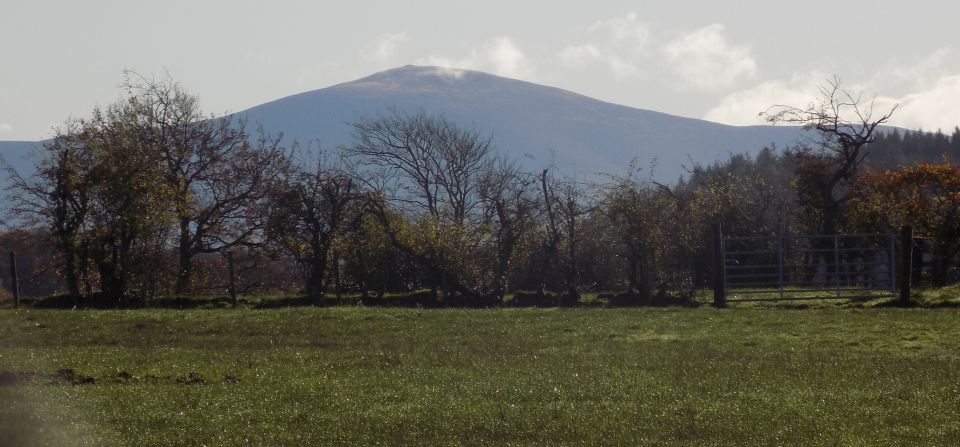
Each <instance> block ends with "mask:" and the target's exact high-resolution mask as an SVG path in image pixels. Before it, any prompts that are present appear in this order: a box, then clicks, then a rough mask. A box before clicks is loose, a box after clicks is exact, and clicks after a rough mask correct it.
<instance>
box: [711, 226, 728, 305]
mask: <svg viewBox="0 0 960 447" xmlns="http://www.w3.org/2000/svg"><path fill="white" fill-rule="evenodd" d="M723 267H724V265H723V227H722V226H721V225H720V222H717V223H715V224H714V225H713V305H714V307H726V305H727V290H726V289H727V286H726V284H725V281H724V275H723Z"/></svg>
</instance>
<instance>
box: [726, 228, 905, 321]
mask: <svg viewBox="0 0 960 447" xmlns="http://www.w3.org/2000/svg"><path fill="white" fill-rule="evenodd" d="M905 230H906V231H909V228H905ZM714 237H715V243H714V272H715V278H714V304H715V305H717V306H724V305H726V303H735V302H750V301H789V300H813V299H817V300H819V299H877V298H890V297H894V296H897V292H898V289H897V285H898V273H901V272H903V271H906V272H907V274H909V270H910V266H909V262H910V258H909V254H908V255H907V256H903V255H902V254H901V256H900V257H899V258H898V256H897V248H898V247H897V237H896V235H894V234H893V233H890V234H853V235H814V236H787V235H781V236H757V237H727V236H723V234H722V232H721V231H720V228H719V226H718V227H717V228H716V229H715V234H714ZM905 237H907V239H906V240H908V241H909V240H911V239H910V238H912V234H907V235H906V236H905ZM907 247H908V249H907V251H909V245H907ZM898 261H899V262H900V263H903V262H906V263H907V264H908V265H905V266H903V265H902V266H898V265H897V264H898ZM898 267H900V269H901V270H899V271H898ZM900 282H901V283H902V281H900ZM906 287H907V291H906V292H905V294H904V291H903V290H901V291H900V292H901V293H900V297H901V299H903V300H904V302H905V301H906V300H909V280H908V281H907V284H906Z"/></svg>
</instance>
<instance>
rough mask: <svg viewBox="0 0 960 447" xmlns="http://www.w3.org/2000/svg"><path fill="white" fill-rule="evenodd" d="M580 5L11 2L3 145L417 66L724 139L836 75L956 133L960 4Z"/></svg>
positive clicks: (1, 110)
mask: <svg viewBox="0 0 960 447" xmlns="http://www.w3.org/2000/svg"><path fill="white" fill-rule="evenodd" d="M570 3H574V4H573V5H569V6H567V5H564V6H559V4H560V2H556V1H542V2H534V1H526V2H521V1H519V0H512V1H499V0H474V1H470V2H460V1H435V2H430V1H411V0H406V1H383V2H372V1H360V0H355V1H351V2H324V1H282V0H278V1H270V2H266V1H243V0H222V1H221V0H216V1H201V0H192V1H179V0H164V1H159V0H158V1H152V2H143V1H134V0H122V1H121V0H116V1H109V0H85V1H77V0H71V1H43V0H0V140H16V139H28V140H34V139H41V138H45V137H47V136H49V134H50V128H51V126H53V125H57V124H59V123H62V122H63V121H64V120H65V119H67V118H68V117H70V116H73V117H84V116H87V115H88V114H89V112H90V110H91V109H92V108H93V107H94V106H96V105H98V104H99V105H106V104H108V103H110V102H113V101H114V100H116V99H117V98H118V96H119V90H118V88H117V86H118V84H119V83H120V82H121V81H122V77H123V70H124V68H129V69H133V70H136V71H139V72H141V73H146V74H151V73H161V72H162V71H163V70H167V71H168V72H169V73H170V74H171V75H172V76H173V77H174V78H175V79H176V80H178V81H180V82H181V83H182V84H183V85H184V86H185V87H186V88H187V89H188V90H190V91H191V92H193V93H195V94H197V95H199V96H200V98H201V102H202V104H203V107H204V109H205V110H206V111H208V112H217V113H219V112H227V111H231V112H235V111H240V110H243V109H245V108H248V107H251V106H255V105H258V104H261V103H263V102H267V101H270V100H273V99H278V98H280V97H283V96H286V95H290V94H294V93H299V92H303V91H307V90H313V89H318V88H322V87H326V86H329V85H333V84H336V83H340V82H345V81H350V80H353V79H356V78H360V77H363V76H366V75H368V74H371V73H373V72H376V71H380V70H383V69H387V68H392V67H396V66H400V65H405V64H417V65H449V66H456V67H460V68H473V69H479V70H484V71H488V72H491V73H494V74H500V75H503V76H509V77H514V78H520V79H524V80H530V81H534V82H538V83H542V84H547V85H552V86H556V87H561V88H564V89H568V90H572V91H575V92H578V93H582V94H586V95H589V96H593V97H596V98H599V99H603V100H607V101H611V102H616V103H620V104H625V105H629V106H634V107H640V108H645V109H653V110H658V111H662V112H667V113H672V114H677V115H683V116H689V117H696V118H706V119H710V120H714V121H720V122H724V123H730V124H748V123H755V122H758V121H757V120H758V119H757V114H758V112H760V111H762V110H764V109H765V108H767V107H768V106H769V105H772V104H775V103H789V104H798V105H800V104H803V103H805V102H807V101H808V100H809V99H808V98H809V97H810V96H811V95H812V94H814V93H815V92H816V87H817V85H818V83H821V82H822V81H823V80H824V79H825V78H826V77H828V76H832V75H837V76H840V77H841V78H842V79H843V81H844V84H845V85H846V86H847V87H849V88H850V89H852V90H857V91H859V90H864V91H866V92H868V93H870V94H874V93H876V94H877V95H878V99H877V103H878V106H889V105H890V104H893V103H899V104H900V109H899V110H898V112H897V114H896V115H895V117H894V124H898V125H901V126H905V127H913V128H916V127H923V128H924V129H928V130H934V129H936V128H938V127H939V128H943V129H944V130H952V129H953V127H954V126H955V125H957V124H960V31H958V29H960V28H958V25H960V2H955V1H945V0H941V1H924V0H917V1H912V2H903V1H883V0H873V1H840V0H833V1H803V2H779V1H770V0H762V1H754V0H740V1H737V2H727V1H723V2H721V1H710V2H685V1H680V0H672V1H636V0H634V1H603V2H600V1H593V2H570Z"/></svg>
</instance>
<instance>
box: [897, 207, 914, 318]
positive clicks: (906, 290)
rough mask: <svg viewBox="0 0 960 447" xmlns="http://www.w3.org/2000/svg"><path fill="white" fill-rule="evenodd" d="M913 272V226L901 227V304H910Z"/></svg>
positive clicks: (899, 301) (899, 302)
mask: <svg viewBox="0 0 960 447" xmlns="http://www.w3.org/2000/svg"><path fill="white" fill-rule="evenodd" d="M912 273H913V228H912V227H910V226H909V225H907V226H903V227H901V228H900V299H899V300H898V302H897V303H898V304H899V305H901V306H909V305H910V285H911V282H912V280H911V274H912Z"/></svg>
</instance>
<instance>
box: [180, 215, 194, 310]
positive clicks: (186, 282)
mask: <svg viewBox="0 0 960 447" xmlns="http://www.w3.org/2000/svg"><path fill="white" fill-rule="evenodd" d="M192 245H193V244H192V243H191V234H190V219H180V243H179V246H178V247H177V248H178V255H179V259H178V264H177V283H176V294H177V295H185V294H187V293H190V286H191V282H192V278H191V276H192V270H193V265H192V264H193V253H192V248H193V247H192Z"/></svg>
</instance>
